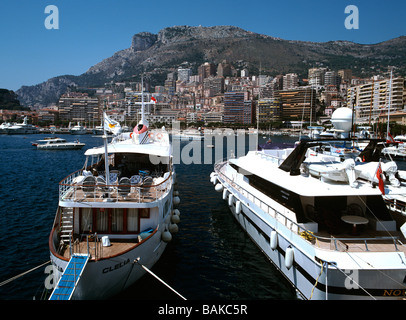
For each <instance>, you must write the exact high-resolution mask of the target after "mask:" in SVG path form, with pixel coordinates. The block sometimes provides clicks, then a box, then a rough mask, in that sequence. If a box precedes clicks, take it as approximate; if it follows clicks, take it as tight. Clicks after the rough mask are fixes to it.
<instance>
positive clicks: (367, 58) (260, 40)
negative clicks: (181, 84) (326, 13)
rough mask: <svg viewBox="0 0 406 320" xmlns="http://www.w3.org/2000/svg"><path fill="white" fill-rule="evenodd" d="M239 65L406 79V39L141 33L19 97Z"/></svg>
mask: <svg viewBox="0 0 406 320" xmlns="http://www.w3.org/2000/svg"><path fill="white" fill-rule="evenodd" d="M225 59H226V60H228V61H230V62H233V63H238V64H239V66H244V67H248V68H249V70H251V71H252V72H256V73H258V70H259V67H260V66H261V68H262V69H261V70H262V73H264V74H269V75H277V74H283V73H287V72H296V73H298V74H299V75H300V76H302V77H307V70H308V68H311V67H313V66H315V65H316V64H318V63H323V65H324V66H328V67H330V68H331V69H333V70H334V69H335V70H338V69H343V68H351V69H352V70H353V74H354V75H356V76H362V77H365V76H370V75H373V74H376V73H377V72H379V70H382V71H386V68H387V66H388V65H394V66H397V67H398V69H397V73H398V74H400V75H403V76H404V75H406V65H405V63H404V61H406V37H399V38H396V39H392V40H389V41H385V42H382V43H378V44H373V45H363V44H357V43H353V42H348V41H330V42H324V43H315V42H303V41H288V40H283V39H278V38H274V37H270V36H267V35H261V34H257V33H253V32H249V31H245V30H243V29H241V28H238V27H233V26H215V27H189V26H175V27H170V28H165V29H163V30H161V31H159V33H158V34H152V33H149V32H141V33H138V34H136V35H134V36H133V38H132V43H131V46H130V47H129V48H127V49H124V50H121V51H118V52H116V53H115V54H114V55H113V56H111V57H109V58H107V59H105V60H103V61H101V62H100V63H98V64H96V65H94V66H92V67H91V68H89V70H88V71H86V72H85V73H83V74H82V75H79V76H71V75H65V76H59V77H55V78H52V79H49V80H48V81H46V82H43V83H41V84H38V85H35V86H23V87H21V88H20V89H19V90H18V91H17V94H18V97H19V100H20V101H21V103H22V104H24V105H34V104H41V105H46V104H48V103H51V102H56V101H57V99H58V98H59V96H60V94H61V93H63V92H64V91H65V90H66V88H67V87H68V86H81V87H82V86H84V87H94V86H100V85H103V84H104V83H106V82H110V81H120V80H125V79H134V77H135V78H136V79H139V74H140V73H141V72H148V73H149V74H150V77H151V79H152V81H153V82H154V81H155V83H153V84H154V85H155V84H161V85H162V84H163V83H159V81H160V80H162V79H163V77H165V76H166V73H168V72H170V71H173V70H176V68H177V67H178V66H179V65H180V64H181V63H183V62H185V61H187V62H189V64H190V65H192V66H194V67H195V68H197V66H198V65H200V64H202V63H204V62H206V61H209V62H214V63H219V62H221V61H223V60H225Z"/></svg>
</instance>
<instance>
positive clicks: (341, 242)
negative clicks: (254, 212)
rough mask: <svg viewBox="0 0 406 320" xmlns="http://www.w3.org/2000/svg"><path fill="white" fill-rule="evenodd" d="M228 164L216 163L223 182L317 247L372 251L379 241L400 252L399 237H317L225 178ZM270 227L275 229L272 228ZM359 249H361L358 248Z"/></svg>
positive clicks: (215, 167)
mask: <svg viewBox="0 0 406 320" xmlns="http://www.w3.org/2000/svg"><path fill="white" fill-rule="evenodd" d="M225 164H226V162H224V160H220V161H218V162H216V163H215V165H214V169H215V171H216V172H217V174H218V175H220V176H221V178H222V179H223V180H225V181H226V182H227V183H228V184H229V185H230V186H232V187H233V188H234V189H235V190H237V191H238V192H239V193H240V194H241V195H243V196H244V197H245V198H246V199H247V200H249V201H251V202H252V203H254V204H255V205H257V206H258V207H259V208H260V209H261V210H263V211H264V212H266V213H268V214H269V215H270V216H271V217H273V218H274V219H275V220H277V221H278V222H279V223H282V224H283V225H284V226H285V227H287V228H288V229H289V230H290V231H292V232H295V233H296V234H298V235H300V236H301V237H303V238H304V239H306V240H308V241H310V242H311V243H312V244H313V245H316V246H318V247H320V248H321V246H320V243H322V242H323V243H326V242H327V243H330V249H331V248H334V249H332V250H335V251H351V250H350V247H349V246H348V245H346V244H345V242H346V241H348V242H354V241H356V242H357V243H363V244H364V247H365V248H364V251H370V247H368V243H369V244H371V243H373V242H378V241H392V242H393V245H394V247H395V250H396V251H398V250H399V249H398V247H397V245H396V242H397V241H398V240H399V237H397V236H387V237H374V238H362V237H356V238H336V237H333V236H331V237H323V236H320V235H316V234H315V232H313V231H311V230H310V229H308V228H306V223H297V222H295V221H292V220H291V219H290V218H288V217H286V216H285V215H284V214H282V213H281V212H279V211H277V210H275V209H274V208H272V207H271V206H269V205H268V204H266V203H265V202H264V201H263V200H261V199H259V198H258V197H257V196H255V195H254V194H252V193H251V192H250V191H248V190H246V189H245V188H243V187H241V186H240V185H237V184H236V183H235V182H234V181H232V180H231V179H230V178H228V177H227V176H225V175H224V174H223V173H222V172H221V169H222V168H223V167H224V165H225ZM263 221H264V222H265V223H267V224H268V225H269V223H268V222H266V221H265V220H263ZM269 226H270V227H272V228H273V227H275V226H271V225H269ZM357 248H358V249H360V247H358V246H357Z"/></svg>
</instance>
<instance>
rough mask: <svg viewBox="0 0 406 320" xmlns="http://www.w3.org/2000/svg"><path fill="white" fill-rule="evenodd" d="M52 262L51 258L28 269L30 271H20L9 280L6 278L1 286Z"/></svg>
mask: <svg viewBox="0 0 406 320" xmlns="http://www.w3.org/2000/svg"><path fill="white" fill-rule="evenodd" d="M50 262H51V260H49V261H47V262H45V263H43V264H40V265H39V266H37V267H35V268H32V269H30V270H28V271H25V272H23V273H20V274H19V275H17V276H14V277H12V278H10V279H8V280H5V281H3V282H0V287H1V286H4V285H5V284H7V283H9V282H11V281H14V280H16V279H18V278H20V277H22V276H24V275H26V274H27V273H30V272H31V271H34V270H37V269H38V268H41V267H43V266H45V265H46V264H48V263H50Z"/></svg>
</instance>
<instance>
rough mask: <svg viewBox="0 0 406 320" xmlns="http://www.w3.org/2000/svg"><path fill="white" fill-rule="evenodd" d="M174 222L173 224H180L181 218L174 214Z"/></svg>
mask: <svg viewBox="0 0 406 320" xmlns="http://www.w3.org/2000/svg"><path fill="white" fill-rule="evenodd" d="M172 222H173V223H179V222H180V217H179V216H177V215H176V214H174V215H173V216H172Z"/></svg>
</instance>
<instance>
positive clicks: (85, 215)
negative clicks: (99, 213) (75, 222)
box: [80, 208, 93, 232]
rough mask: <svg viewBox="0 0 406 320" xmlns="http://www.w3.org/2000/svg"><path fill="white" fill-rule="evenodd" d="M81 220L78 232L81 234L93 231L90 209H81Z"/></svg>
mask: <svg viewBox="0 0 406 320" xmlns="http://www.w3.org/2000/svg"><path fill="white" fill-rule="evenodd" d="M81 213H82V219H81V225H80V230H81V232H92V231H93V214H92V213H93V212H92V209H91V208H81Z"/></svg>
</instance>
